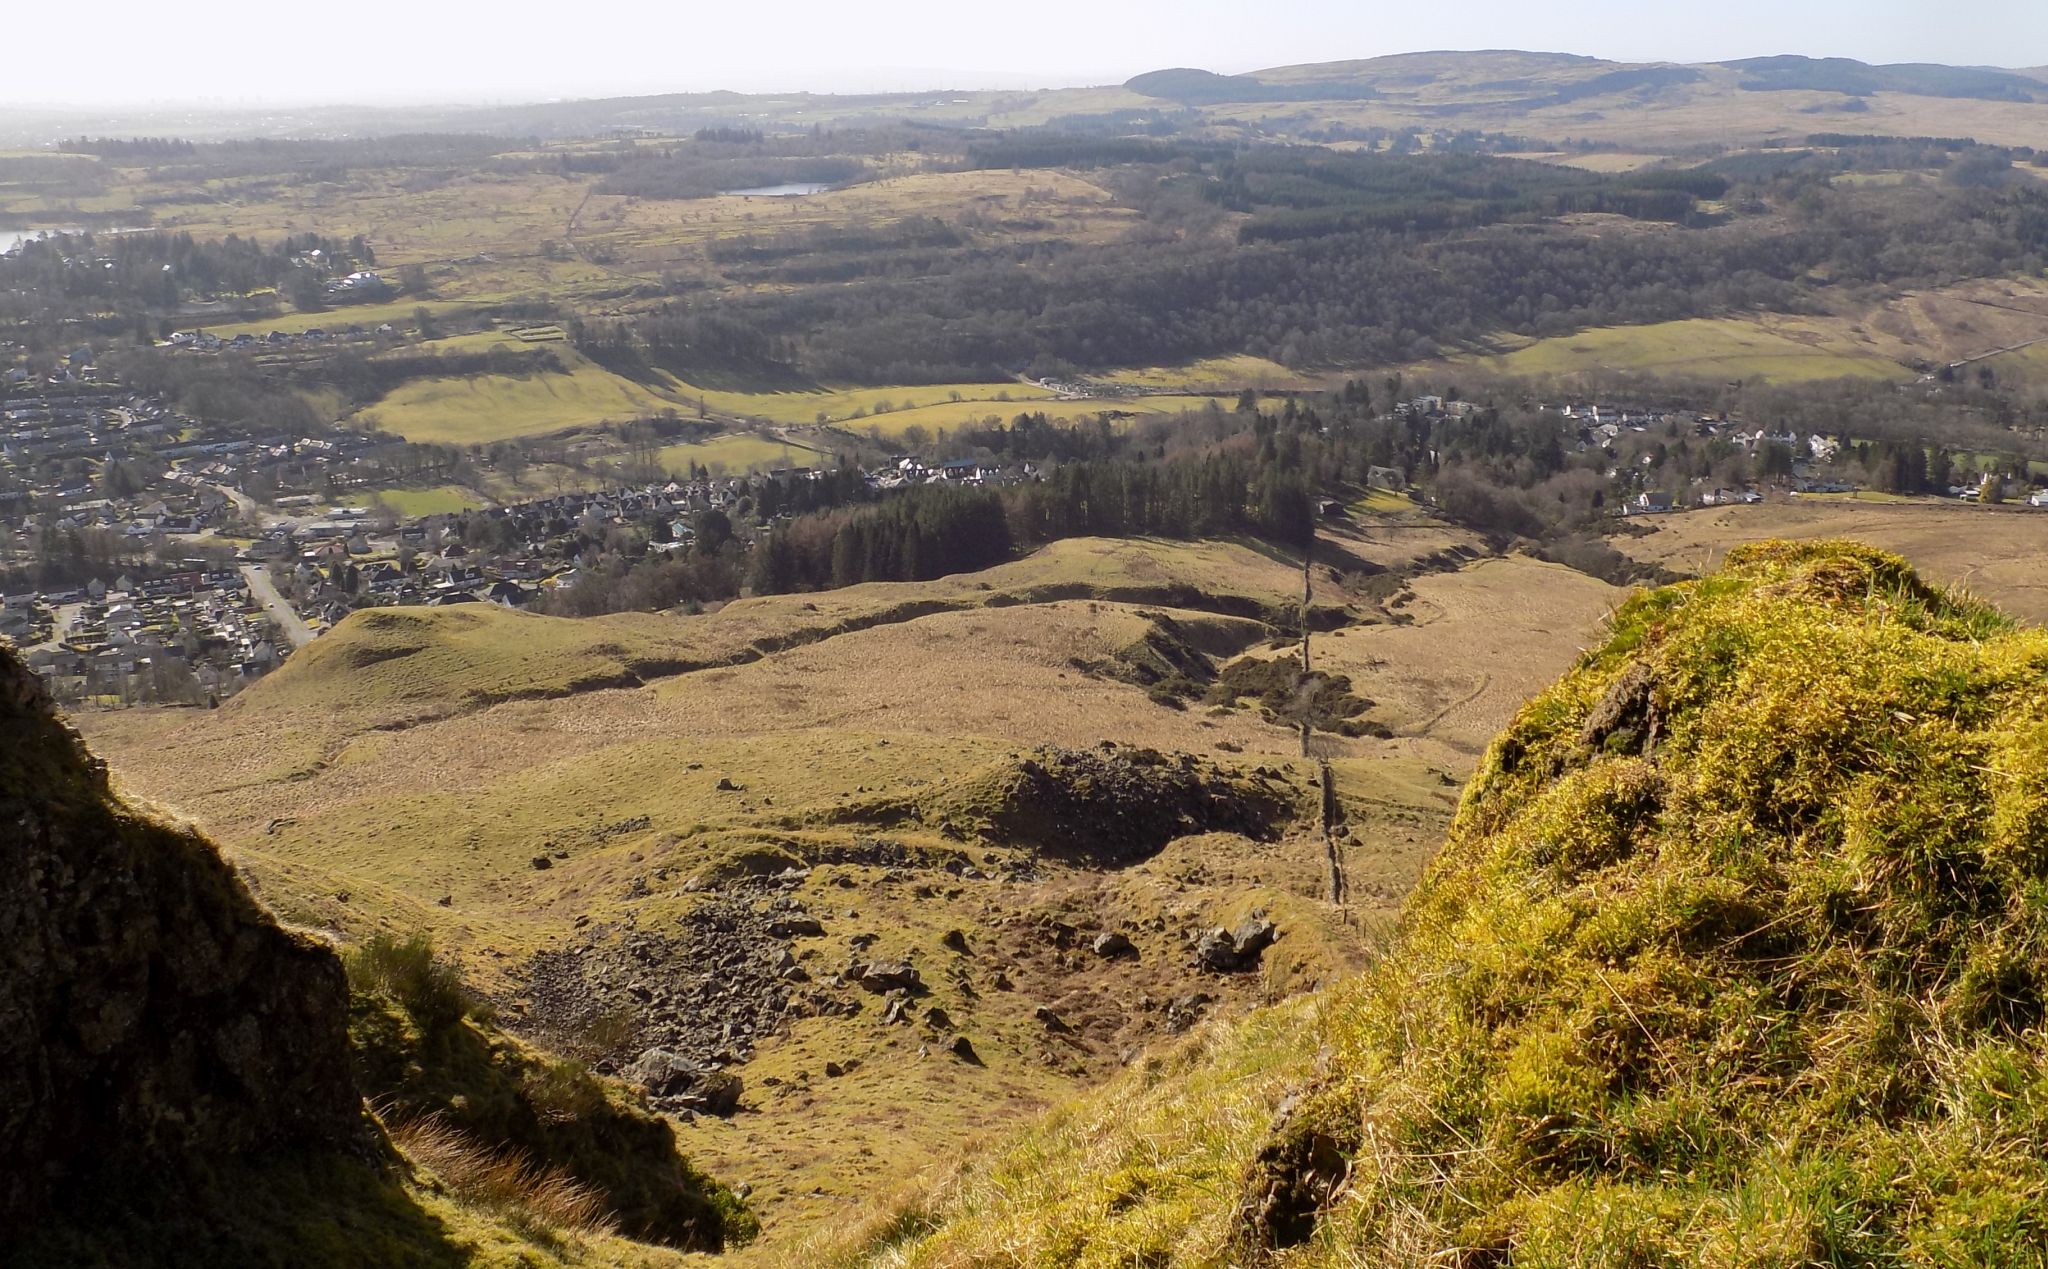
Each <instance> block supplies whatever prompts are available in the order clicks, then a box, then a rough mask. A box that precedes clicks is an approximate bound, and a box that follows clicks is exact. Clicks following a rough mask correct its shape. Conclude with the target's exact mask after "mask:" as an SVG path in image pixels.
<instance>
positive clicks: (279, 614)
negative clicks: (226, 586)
mask: <svg viewBox="0 0 2048 1269" xmlns="http://www.w3.org/2000/svg"><path fill="white" fill-rule="evenodd" d="M242 577H243V578H244V579H245V580H246V581H247V582H248V583H249V593H250V594H251V595H254V596H255V597H256V601H257V602H258V603H260V604H262V605H263V611H265V612H267V613H269V614H270V619H271V620H272V621H274V622H276V623H277V627H278V629H280V630H282V631H284V637H285V638H287V639H289V640H290V641H291V645H292V647H293V649H295V650H296V649H298V648H303V647H305V646H306V645H307V644H309V643H311V642H313V631H312V630H311V628H309V627H308V626H307V625H306V623H305V621H304V619H302V618H301V617H300V616H299V614H298V612H297V611H295V610H294V609H293V608H292V606H291V605H290V604H288V603H286V602H285V598H284V596H283V595H280V594H278V593H277V587H276V586H275V585H273V584H272V583H271V580H270V571H269V570H268V569H266V568H264V567H263V566H262V565H261V564H244V565H242Z"/></svg>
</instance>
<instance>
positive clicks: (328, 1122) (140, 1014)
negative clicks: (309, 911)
mask: <svg viewBox="0 0 2048 1269" xmlns="http://www.w3.org/2000/svg"><path fill="white" fill-rule="evenodd" d="M347 1015H348V993H347V987H346V985H345V983H344V981H343V978H342V970H341V964H340V962H339V961H338V960H337V959H336V957H335V956H334V954H333V953H332V952H330V951H329V950H328V949H327V948H325V947H323V946H321V945H320V944H319V943H317V942H315V941H313V940H311V939H308V938H304V937H300V936H297V935H293V934H290V933H287V932H286V931H284V930H282V929H280V928H279V927H278V926H277V924H276V923H275V922H273V921H272V920H271V919H270V917H269V916H268V914H266V913H265V912H264V911H263V910H262V909H261V908H260V907H258V906H257V904H256V902H255V901H254V900H253V899H251V898H250V896H249V894H248V892H247V891H246V890H244V889H243V887H242V885H241V883H240V882H239V881H238V880H237V879H236V878H235V876H234V874H233V872H232V871H231V870H230V869H229V868H228V866H227V864H226V863H225V862H224V861H223V860H222V859H221V857H220V855H219V853H218V852H217V851H216V850H215V849H214V848H213V847H212V846H211V845H210V844H209V843H207V842H206V841H205V840H204V839H203V838H201V837H199V836H198V835H196V834H193V833H190V832H180V831H176V830H172V829H169V828H166V827H163V826H161V825H158V824H155V823H152V822H150V821H149V820H146V819H144V818H142V817H140V816H138V815H136V814H135V813H134V812H133V811H131V810H129V809H128V808H126V807H124V806H123V805H121V804H120V803H119V802H118V801H117V800H116V799H115V798H114V797H113V795H112V794H111V793H110V792H109V790H108V787H107V781H106V772H105V768H104V766H102V765H101V764H100V763H98V762H97V761H96V760H95V759H93V758H92V757H91V756H90V755H89V754H88V753H87V752H86V750H85V747H84V745H83V744H82V743H81V742H80V741H79V739H78V738H77V736H76V735H75V734H73V733H72V732H71V731H70V730H69V729H68V728H66V727H64V726H63V725H62V724H61V723H60V722H58V721H57V719H56V718H55V716H54V715H53V713H52V712H51V709H50V706H49V704H48V702H47V700H46V699H45V698H44V696H43V693H42V691H41V689H40V685H39V684H38V682H37V680H36V678H35V676H34V675H33V674H31V673H30V672H29V671H28V670H27V669H26V668H25V667H24V666H23V665H22V663H21V662H20V660H19V659H18V658H17V657H16V655H15V653H14V651H13V650H12V649H11V648H8V647H6V646H5V645H0V1225H5V1224H7V1223H8V1222H9V1221H10V1220H14V1219H22V1218H25V1217H27V1216H31V1215H33V1214H34V1213H36V1212H38V1211H40V1210H42V1209H44V1208H46V1207H48V1206H50V1205H52V1204H55V1203H61V1202H62V1201H63V1200H64V1199H65V1197H66V1195H67V1186H68V1185H69V1183H70V1182H71V1181H73V1180H74V1179H76V1178H80V1177H81V1176H82V1174H83V1173H84V1172H85V1170H86V1169H88V1168H99V1169H109V1168H117V1169H121V1170H123V1171H133V1170H137V1169H164V1170H168V1171H175V1169H176V1160H177V1159H178V1158H179V1157H180V1156H182V1155H187V1154H193V1153H209V1154H235V1153H242V1152H248V1151H255V1150H266V1149H272V1148H277V1147H285V1146H300V1145H321V1146H345V1145H351V1144H355V1143H359V1142H363V1141H366V1140H367V1138H366V1136H365V1135H364V1132H365V1130H364V1127H363V1118H362V1103H361V1100H360V1099H359V1098H358V1097H357V1095H356V1091H355V1088H354V1085H353V1082H352V1080H351V1078H350V1074H349V1060H348V1048H347V1044H348V1040H347Z"/></svg>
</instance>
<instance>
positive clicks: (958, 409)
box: [836, 396, 1232, 441]
mask: <svg viewBox="0 0 2048 1269" xmlns="http://www.w3.org/2000/svg"><path fill="white" fill-rule="evenodd" d="M1212 403H1213V404H1217V405H1219V406H1223V407H1225V408H1227V407H1228V406H1229V405H1230V404H1232V403H1231V402H1226V401H1221V400H1219V399H1218V398H1216V397H1199V396H1156V397H1131V398H1129V399H1127V400H1098V399H1090V400H1086V401H1054V400H1037V401H1011V402H991V401H948V402H944V403H941V404H938V405H927V406H920V407H918V408H917V409H914V410H892V411H890V412H889V413H887V414H877V415H870V416H869V417H867V418H864V419H851V420H848V421H847V422H844V423H840V424H837V425H836V426H838V427H840V428H842V429H844V430H845V431H848V432H852V433H854V434H855V435H857V436H870V435H872V436H875V437H878V438H880V439H882V440H889V441H901V440H902V439H903V438H904V436H905V435H906V434H907V433H908V432H909V431H910V429H911V428H913V427H921V428H923V429H924V430H925V431H926V432H929V433H932V434H934V435H936V434H937V433H938V432H939V431H940V430H941V429H944V430H946V431H949V432H950V431H956V430H958V429H959V428H962V427H966V426H968V425H970V424H976V423H981V422H983V421H985V420H987V419H989V418H991V417H993V418H995V419H996V420H997V421H999V422H1002V423H1008V422H1009V421H1010V420H1011V419H1013V418H1015V417H1017V416H1018V415H1019V414H1026V413H1031V414H1037V413H1043V414H1044V415H1045V416H1046V417H1047V418H1052V419H1066V420H1068V421H1077V420H1080V419H1092V418H1094V417H1095V416H1096V415H1098V414H1103V413H1123V414H1133V415H1150V414H1179V413H1181V412H1182V411H1185V410H1202V409H1207V408H1208V407H1209V406H1210V405H1211V404H1212Z"/></svg>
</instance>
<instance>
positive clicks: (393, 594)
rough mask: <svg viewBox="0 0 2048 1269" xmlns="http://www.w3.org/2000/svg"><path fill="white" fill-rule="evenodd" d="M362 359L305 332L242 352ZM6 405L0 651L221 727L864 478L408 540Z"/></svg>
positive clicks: (2005, 486)
mask: <svg viewBox="0 0 2048 1269" xmlns="http://www.w3.org/2000/svg"><path fill="white" fill-rule="evenodd" d="M374 337H375V332H363V331H360V330H344V331H341V332H337V333H336V334H334V335H332V336H329V335H326V334H324V333H323V332H320V331H318V330H313V331H306V332H303V333H299V334H293V335H284V334H281V333H280V334H273V335H270V336H265V337H258V336H236V337H235V339H237V340H249V341H254V342H261V343H265V344H272V345H282V344H290V343H301V342H304V341H308V340H312V341H318V340H322V339H328V338H333V339H342V340H347V339H360V338H374ZM168 342H169V343H170V344H171V345H173V346H177V347H190V348H193V349H195V350H205V349H208V348H210V347H212V346H214V344H215V343H216V342H218V341H217V340H216V337H213V336H208V335H204V334H189V335H173V336H171V337H170V339H169V340H168ZM6 387H7V395H6V397H5V398H4V400H0V535H4V536H0V564H5V563H7V562H9V561H10V560H12V561H21V560H33V561H34V562H35V565H36V568H35V570H28V569H16V570H14V571H13V572H10V573H9V574H8V576H21V577H23V578H25V579H26V581H25V584H24V583H23V582H16V583H11V584H10V586H9V588H8V590H7V593H4V594H0V636H5V637H8V638H10V639H12V640H13V641H14V642H15V643H16V644H17V645H18V646H20V647H21V648H23V649H24V651H25V655H26V658H27V660H28V662H29V664H30V665H31V666H32V667H33V668H34V669H35V671H36V672H37V673H38V674H39V675H41V676H42V678H43V679H44V681H45V682H46V684H47V685H48V687H49V690H50V691H51V693H52V694H53V695H54V696H56V697H57V698H58V699H60V700H64V701H67V702H70V703H73V704H90V705H97V706H101V707H119V706H122V705H128V704H137V703H147V702H163V701H177V702H185V703H192V704H209V703H218V702H219V701H220V700H222V699H225V698H227V697H229V696H232V695H233V694H234V693H235V692H237V691H239V690H241V689H242V688H243V687H244V686H246V685H247V684H248V683H250V682H252V681H254V680H255V679H257V678H260V677H262V676H263V675H265V674H267V673H269V672H270V671H271V670H273V669H275V668H277V666H279V665H280V664H282V663H283V662H284V661H285V660H286V659H287V658H288V657H290V656H291V655H292V653H293V652H294V651H296V650H297V649H299V648H301V647H303V646H305V644H306V643H308V642H309V641H311V640H312V639H314V638H317V637H318V636H319V634H320V633H322V632H323V631H325V630H327V629H330V628H332V627H333V625H334V624H335V623H337V622H339V621H341V620H342V619H343V618H344V617H346V616H347V615H348V614H349V613H350V612H352V611H355V610H356V609H359V608H366V607H385V606H405V605H435V606H445V605H450V604H466V603H493V604H499V605H503V606H505V607H510V608H525V607H528V606H530V605H534V604H536V603H538V602H541V601H542V600H543V599H544V598H546V597H548V596H550V595H559V594H563V593H566V592H567V591H570V590H572V589H573V588H574V587H575V586H576V585H577V583H578V580H579V571H580V570H581V569H582V568H583V566H584V565H585V563H586V556H587V554H588V553H589V550H590V544H592V543H593V542H599V541H605V540H610V539H611V535H614V534H615V533H616V532H624V533H626V534H631V535H637V538H636V540H638V541H642V542H644V550H645V552H646V553H647V554H649V555H659V554H661V553H664V552H673V551H677V550H681V549H683V548H686V547H688V546H689V545H690V544H691V543H692V542H693V540H694V539H695V537H696V535H697V532H698V524H699V519H698V518H699V517H700V516H702V515H704V514H705V513H710V512H718V513H722V514H724V515H725V516H726V521H725V523H726V524H727V525H729V526H730V531H732V532H734V533H736V534H738V535H741V536H742V537H743V538H744V535H746V534H749V533H758V532H761V531H764V530H765V529H766V527H767V526H768V524H770V523H772V522H773V521H774V520H775V519H777V518H787V516H788V515H789V512H788V511H787V510H780V509H778V508H781V507H786V506H788V505H789V499H788V498H787V496H786V495H781V494H771V493H770V492H769V490H770V488H771V487H773V488H775V489H777V490H787V489H789V488H791V487H793V486H800V485H802V484H803V483H804V482H810V481H818V480H822V479H824V478H825V477H826V476H827V475H836V476H838V477H839V478H840V479H848V478H850V477H851V475H852V474H853V473H849V472H847V471H846V470H845V469H835V468H834V467H832V466H826V465H821V466H817V467H811V468H796V467H786V468H778V469H771V470H763V471H756V472H752V473H749V474H745V475H723V474H720V475H712V474H709V473H700V474H696V475H694V476H693V477H692V478H689V479H683V478H667V479H652V480H646V481H642V482H638V483H633V484H626V483H623V482H621V483H620V484H618V485H617V486H616V487H612V488H606V489H595V490H593V489H582V490H575V489H564V490H561V491H559V492H555V493H552V494H549V495H546V496H535V497H531V498H529V499H526V500H523V501H516V502H506V503H500V504H498V505H490V506H482V507H477V508H474V509H468V510H462V511H456V512H440V513H436V514H431V515H418V516H410V517H408V516H401V515H399V514H397V513H396V512H395V511H394V510H393V509H392V508H391V507H389V506H387V505H384V504H383V503H382V502H381V501H379V498H378V494H379V491H380V490H382V489H385V488H391V487H396V486H397V485H398V484H399V481H400V479H401V478H402V476H403V475H404V472H403V470H402V468H403V464H397V465H394V463H393V462H392V460H391V454H392V450H393V442H392V440H391V438H388V437H380V436H377V435H375V434H372V433H365V432H359V431H353V430H350V429H348V428H344V427H340V426H335V427H332V428H329V429H326V430H323V431H321V432H320V433H319V434H318V435H312V436H304V435H290V434H286V433H283V432H278V433H276V434H258V435H253V436H240V437H229V438H223V439H193V438H194V437H195V436H197V435H200V434H201V429H199V428H198V427H197V426H196V425H195V424H194V422H193V420H191V419H189V418H184V417H181V416H180V415H178V414H177V413H176V412H175V411H173V410H171V409H170V408H169V407H168V406H166V405H165V403H164V402H163V401H162V400H160V399H158V398H156V397H153V396H151V395H148V394H144V393H138V392H134V391H130V390H128V389H125V388H123V387H122V386H120V385H119V384H116V383H113V382H110V381H107V380H106V379H105V378H103V377H102V376H101V375H100V374H99V372H98V370H97V368H96V367H95V366H94V365H93V359H92V354H91V351H90V350H89V349H85V348H81V349H79V350H78V351H77V352H75V353H74V354H72V355H71V356H70V357H68V358H66V359H65V360H64V363H63V365H62V366H61V367H60V368H59V369H57V370H55V371H54V372H51V373H47V374H44V375H39V376H30V375H29V374H28V373H27V372H26V371H24V370H20V369H16V370H13V371H9V372H7V374H6ZM1481 408H1482V407H1480V406H1478V405H1476V404H1474V403H1472V402H1468V401H1460V400H1454V399H1445V398H1444V397H1440V396H1433V395H1422V396H1415V397H1412V398H1409V399H1405V400H1402V401H1399V402H1398V403H1397V404H1395V405H1394V406H1393V408H1392V410H1391V411H1389V412H1388V414H1389V417H1394V418H1411V419H1412V418H1429V419H1441V418H1445V417H1459V416H1471V415H1473V414H1475V413H1477V412H1478V411H1480V410H1481ZM1545 409H1546V411H1547V412H1548V413H1550V414H1552V415H1554V416H1555V418H1556V419H1557V420H1558V423H1559V438H1560V440H1561V441H1563V442H1565V443H1566V445H1567V446H1568V447H1575V448H1576V449H1577V450H1578V451H1580V452H1582V453H1584V452H1592V451H1599V452H1602V453H1607V454H1612V455H1614V456H1615V461H1614V463H1613V465H1611V466H1610V467H1608V469H1607V471H1606V475H1607V478H1608V480H1609V482H1610V485H1611V487H1613V488H1614V489H1615V490H1616V491H1617V493H1618V496H1617V498H1616V500H1615V501H1614V502H1612V503H1610V504H1609V507H1610V511H1609V514H1611V515H1615V516H1635V515H1647V514H1658V513H1666V512H1671V511H1676V510H1680V509H1684V508H1688V507H1700V506H1716V505H1730V504H1740V503H1754V502H1761V501H1763V500H1765V498H1766V497H1797V496H1801V495H1814V494H1821V495H1825V494H1852V493H1855V492H1857V491H1858V490H1859V489H1861V488H1863V485H1862V484H1861V483H1860V482H1859V480H1858V479H1857V478H1856V469H1854V468H1853V467H1851V466H1850V465H1848V464H1846V463H1845V462H1844V459H1845V456H1846V447H1848V446H1849V445H1850V444H1852V442H1849V441H1848V440H1846V439H1845V438H1842V437H1829V436H1821V435H1799V434H1796V433H1793V432H1790V431H1773V430H1771V429H1766V428H1759V427H1753V426H1748V425H1745V424H1742V423H1739V422H1737V421H1734V420H1731V419H1727V418H1721V417H1715V416H1711V415H1707V414H1700V413H1691V412H1681V411H1672V410H1669V409H1649V408H1636V407H1630V406H1624V405H1613V404H1604V403H1579V402H1574V403H1569V404H1564V405H1557V406H1549V407H1545ZM1659 438H1664V439H1659ZM1677 438H1687V439H1689V440H1697V441H1705V442H1716V443H1719V444H1720V445H1721V446H1722V447H1723V448H1724V449H1725V450H1726V451H1727V452H1728V453H1730V454H1734V455H1738V456H1740V457H1741V458H1742V459H1743V460H1744V461H1743V462H1742V464H1741V465H1740V466H1741V470H1743V471H1745V472H1751V473H1756V472H1768V473H1770V474H1771V476H1770V479H1768V480H1744V481H1721V480H1716V479H1713V478H1711V477H1701V478H1692V479H1689V480H1687V481H1686V482H1685V483H1684V485H1683V487H1679V488H1670V487H1655V486H1654V483H1653V482H1654V480H1655V479H1656V477H1655V473H1656V472H1658V471H1660V470H1662V469H1661V468H1660V466H1659V464H1658V463H1657V462H1656V461H1654V459H1655V453H1654V451H1653V449H1652V448H1651V445H1652V442H1653V441H1654V442H1655V444H1656V445H1657V446H1658V447H1661V446H1662V444H1664V443H1665V439H1671V440H1675V439H1677ZM857 475H858V479H859V481H860V482H863V483H864V484H865V486H866V488H867V489H868V490H869V491H871V492H872V493H874V494H877V495H879V494H885V493H887V492H889V491H893V490H900V489H906V488H911V487H915V486H921V485H927V484H935V483H938V484H961V485H976V486H979V485H991V484H1014V483H1018V482H1024V481H1031V480H1036V479H1038V478H1039V477H1040V475H1041V470H1040V465H1039V464H1037V463H1033V462H1027V461H1015V460H994V459H990V458H987V457H959V456H956V457H947V458H940V457H936V456H928V457H927V456H917V455H902V456H896V457H893V458H891V459H889V460H888V461H885V462H881V463H873V464H870V465H867V466H865V467H862V468H860V469H858V471H857ZM1367 483H1368V484H1369V485H1371V486H1373V487H1376V488H1380V489H1383V490H1388V491H1392V492H1396V493H1406V494H1408V495H1409V496H1410V497H1413V498H1416V499H1418V500H1421V501H1425V502H1426V501H1427V499H1426V498H1424V497H1423V495H1422V494H1420V493H1419V492H1410V490H1411V485H1412V484H1413V483H1414V481H1413V473H1410V472H1405V471H1402V470H1401V469H1399V468H1381V467H1374V468H1372V469H1371V471H1370V474H1369V478H1368V481H1367ZM1940 488H1941V489H1943V490H1945V492H1946V493H1947V494H1948V495H1949V496H1951V497H1954V498H1958V499H1965V500H1972V499H1982V500H1986V501H1997V500H2007V499H2010V500H2013V501H2016V502H2017V501H2024V502H2026V503H2027V504H2029V505H2033V506H2042V505H2048V491H2039V490H2035V489H2033V488H2032V487H2031V482H2029V481H2026V480H2024V479H2019V480H2015V479H2014V478H2012V477H2010V476H2008V475H2005V474H1997V473H1991V474H1982V473H1970V474H1969V475H1967V476H1966V477H1964V478H1962V479H1959V480H1955V481H1954V482H1953V483H1949V484H1946V485H1943V486H1941V487H1940ZM1337 510H1338V509H1337V507H1336V505H1335V504H1334V503H1332V504H1330V505H1329V506H1328V507H1326V508H1325V512H1326V513H1330V512H1335V511H1337ZM747 540H750V539H747ZM636 549H638V548H636Z"/></svg>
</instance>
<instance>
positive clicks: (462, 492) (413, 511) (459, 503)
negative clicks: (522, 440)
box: [342, 485, 484, 518]
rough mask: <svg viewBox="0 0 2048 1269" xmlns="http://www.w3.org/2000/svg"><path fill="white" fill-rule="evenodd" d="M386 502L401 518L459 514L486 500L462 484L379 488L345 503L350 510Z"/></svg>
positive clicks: (349, 499)
mask: <svg viewBox="0 0 2048 1269" xmlns="http://www.w3.org/2000/svg"><path fill="white" fill-rule="evenodd" d="M379 502H381V503H383V504H384V505H385V506H387V507H389V508H391V509H392V510H393V511H395V512H397V513H398V514H399V515H401V516H405V517H407V518H414V517H418V516H439V515H453V514H455V513H456V512H458V511H471V510H474V509H475V508H478V507H481V506H483V505H484V500H483V499H482V498H480V497H478V496H477V493H476V491H475V490H473V489H465V488H463V487H462V486H461V485H435V486H432V487H431V488H426V489H378V490H374V491H371V492H369V493H356V494H350V495H349V496H348V497H347V498H345V499H343V500H342V505H344V506H349V507H368V506H374V505H375V504H377V503H379Z"/></svg>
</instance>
